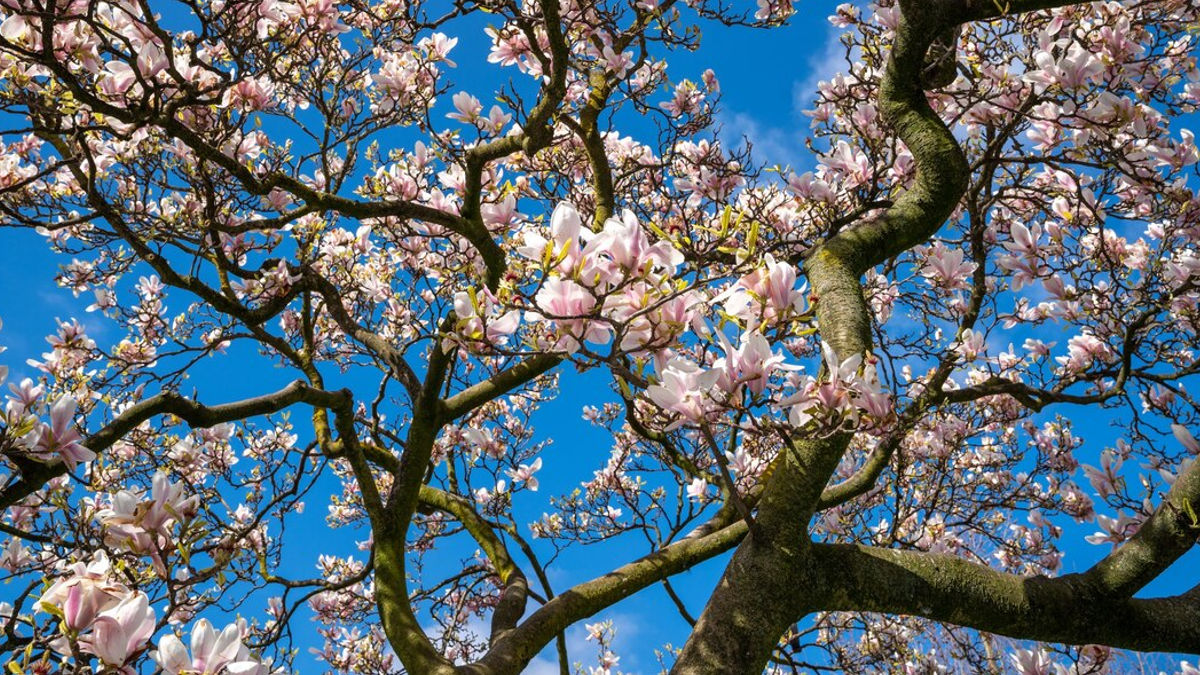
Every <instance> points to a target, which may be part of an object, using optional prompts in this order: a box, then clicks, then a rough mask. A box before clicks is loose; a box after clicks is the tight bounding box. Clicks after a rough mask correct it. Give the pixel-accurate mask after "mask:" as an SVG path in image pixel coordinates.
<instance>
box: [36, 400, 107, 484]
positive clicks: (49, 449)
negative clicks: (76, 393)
mask: <svg viewBox="0 0 1200 675" xmlns="http://www.w3.org/2000/svg"><path fill="white" fill-rule="evenodd" d="M77 405H78V404H77V402H76V401H75V399H74V398H73V397H70V396H64V397H63V398H60V399H59V400H58V402H56V403H55V404H54V406H53V407H51V408H50V424H42V425H41V427H40V429H39V430H38V436H37V440H36V441H35V442H34V447H33V450H32V451H31V455H32V456H33V458H34V459H36V460H38V461H39V462H44V463H47V464H52V463H54V462H55V461H58V460H62V461H63V462H65V463H66V465H67V468H69V469H72V470H73V469H74V468H75V465H76V464H78V463H79V462H90V461H92V460H93V459H96V453H94V452H92V451H91V450H90V449H88V448H87V446H85V445H83V444H82V443H80V442H79V441H81V440H83V435H82V434H80V433H79V430H77V429H76V428H75V424H74V420H75V407H76V406H77Z"/></svg>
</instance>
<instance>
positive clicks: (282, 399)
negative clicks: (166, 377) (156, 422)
mask: <svg viewBox="0 0 1200 675" xmlns="http://www.w3.org/2000/svg"><path fill="white" fill-rule="evenodd" d="M348 396H349V392H345V391H342V392H332V391H324V390H322V389H315V388H313V387H310V386H309V385H308V384H306V383H305V382H304V381H303V380H296V381H295V382H292V383H291V384H289V385H288V386H286V387H284V388H283V389H280V390H279V391H277V392H274V393H271V394H264V395H262V396H257V397H254V398H248V399H244V400H241V401H235V402H233V403H223V404H221V405H216V406H206V405H202V404H201V403H198V402H197V401H193V400H191V399H187V398H184V397H183V396H180V395H179V394H178V393H176V392H173V391H164V392H162V393H160V394H156V395H154V396H151V397H150V398H148V399H145V400H142V401H139V402H137V403H135V404H133V405H131V406H129V407H128V408H126V409H125V410H124V411H123V412H122V413H121V414H120V415H118V416H117V417H116V418H115V419H113V421H111V422H109V423H108V424H107V425H105V426H104V427H103V428H102V429H100V430H99V431H97V432H96V433H94V434H92V435H91V436H88V437H87V439H85V440H84V441H83V445H84V446H85V447H87V448H88V449H89V450H91V451H92V452H96V453H100V452H103V451H104V450H107V449H108V448H109V447H110V446H112V444H113V443H116V442H117V441H118V440H120V439H121V438H122V437H123V436H125V434H127V433H129V432H130V431H132V430H133V429H134V428H135V427H137V426H138V425H139V424H141V423H142V422H145V421H146V420H148V419H150V418H152V417H155V416H156V415H174V416H176V417H178V418H180V419H182V420H183V421H184V422H187V423H188V425H190V426H192V427H193V428H206V427H211V426H215V425H217V424H222V423H224V422H233V421H235V420H241V419H246V418H248V417H254V416H256V415H267V414H270V413H274V412H278V411H280V410H283V409H284V408H286V407H288V406H290V405H293V404H295V403H308V404H310V405H312V406H314V407H322V408H332V407H336V406H339V405H342V404H343V402H344V401H345V400H346V397H348ZM66 473H67V467H66V465H65V464H63V463H61V462H58V463H55V464H31V465H30V467H29V469H28V470H27V471H26V472H25V473H23V474H22V476H21V479H20V480H19V481H17V482H16V483H13V484H12V485H9V486H8V487H6V488H4V490H3V491H2V492H0V509H5V508H8V507H9V506H12V505H13V504H15V503H17V502H19V501H21V500H22V499H24V498H26V497H28V496H29V495H31V494H33V493H34V492H36V491H38V490H40V489H41V488H42V486H43V485H45V484H46V482H47V481H50V480H52V479H54V478H57V477H59V476H63V475H65V474H66Z"/></svg>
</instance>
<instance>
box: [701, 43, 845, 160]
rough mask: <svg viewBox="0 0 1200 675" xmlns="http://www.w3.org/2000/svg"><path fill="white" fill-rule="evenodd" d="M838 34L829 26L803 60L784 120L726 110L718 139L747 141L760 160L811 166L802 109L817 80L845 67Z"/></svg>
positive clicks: (737, 142) (720, 118) (809, 102)
mask: <svg viewBox="0 0 1200 675" xmlns="http://www.w3.org/2000/svg"><path fill="white" fill-rule="evenodd" d="M841 35H842V31H841V30H840V29H837V28H835V27H833V26H829V27H828V28H827V30H826V33H825V40H824V42H823V43H822V45H821V47H820V48H819V49H816V50H814V51H813V52H812V53H811V54H810V55H809V57H808V59H806V61H805V64H806V65H805V66H804V76H803V77H802V78H800V79H797V80H794V81H793V82H792V88H791V100H790V101H789V103H790V106H789V109H788V110H787V112H786V114H785V115H783V117H785V118H786V122H780V121H770V122H768V121H767V120H768V119H770V118H772V117H774V118H775V119H776V120H778V118H779V117H781V116H780V115H779V114H778V112H776V114H774V115H768V114H755V113H753V112H743V111H740V110H734V109H727V110H725V111H723V112H722V113H721V114H720V115H718V118H717V121H718V122H719V123H720V125H721V132H720V134H719V138H720V139H721V142H722V143H725V144H726V145H731V146H738V145H741V144H742V143H743V142H746V141H748V142H749V143H750V144H751V145H752V146H753V149H754V159H755V160H757V161H759V162H765V163H766V164H779V165H785V166H790V167H792V169H793V170H796V171H808V170H810V169H812V168H813V167H814V166H815V165H816V162H815V160H814V158H813V156H812V153H811V152H809V150H808V148H807V146H806V145H805V138H806V137H807V135H808V133H807V132H808V129H809V118H808V116H807V115H805V114H804V111H805V110H810V109H811V108H812V107H813V100H814V99H815V98H816V94H817V85H818V84H819V83H820V82H822V81H825V80H830V79H832V78H833V76H834V75H836V74H838V73H839V72H843V71H846V70H847V69H848V64H847V62H846V48H845V46H844V45H842V42H841Z"/></svg>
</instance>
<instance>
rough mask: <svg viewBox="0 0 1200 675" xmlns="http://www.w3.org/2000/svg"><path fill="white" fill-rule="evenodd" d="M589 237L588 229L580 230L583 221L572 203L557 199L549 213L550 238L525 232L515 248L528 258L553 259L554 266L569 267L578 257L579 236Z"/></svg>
mask: <svg viewBox="0 0 1200 675" xmlns="http://www.w3.org/2000/svg"><path fill="white" fill-rule="evenodd" d="M590 236H591V233H590V232H585V231H584V230H583V220H582V219H581V218H580V216H579V211H577V210H576V209H575V206H574V205H572V204H570V203H568V202H559V203H558V206H555V207H554V212H553V213H552V214H550V239H549V240H547V239H546V238H545V237H543V236H542V235H541V234H540V233H539V232H537V231H528V232H525V234H524V237H523V239H522V241H523V245H522V246H518V247H517V253H519V254H521V255H522V256H524V257H526V258H528V259H530V260H536V261H539V262H541V261H549V262H553V263H555V264H554V265H553V267H554V268H555V269H559V270H569V269H571V268H572V267H574V265H575V263H576V262H577V261H578V259H579V254H580V251H581V248H580V245H579V239H580V237H583V238H585V239H587V238H590Z"/></svg>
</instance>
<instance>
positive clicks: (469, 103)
mask: <svg viewBox="0 0 1200 675" xmlns="http://www.w3.org/2000/svg"><path fill="white" fill-rule="evenodd" d="M453 100H454V110H455V112H452V113H447V115H446V117H449V118H450V119H452V120H458V121H459V122H463V123H465V124H474V123H475V120H477V119H479V113H480V112H482V111H483V104H482V103H480V102H479V99H477V98H475V97H474V96H472V95H471V94H468V93H467V92H465V91H460V92H458V93H457V94H455V95H454V99H453Z"/></svg>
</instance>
